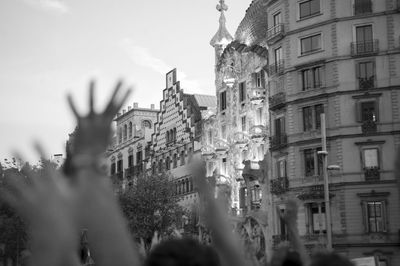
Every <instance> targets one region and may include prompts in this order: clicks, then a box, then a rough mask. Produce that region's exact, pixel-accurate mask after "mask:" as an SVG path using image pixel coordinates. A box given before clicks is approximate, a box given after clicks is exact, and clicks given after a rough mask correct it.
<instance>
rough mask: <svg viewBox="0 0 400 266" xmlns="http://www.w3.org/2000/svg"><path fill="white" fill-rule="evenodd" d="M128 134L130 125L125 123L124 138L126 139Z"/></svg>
mask: <svg viewBox="0 0 400 266" xmlns="http://www.w3.org/2000/svg"><path fill="white" fill-rule="evenodd" d="M127 136H128V126H127V125H126V124H125V125H124V140H126V138H127Z"/></svg>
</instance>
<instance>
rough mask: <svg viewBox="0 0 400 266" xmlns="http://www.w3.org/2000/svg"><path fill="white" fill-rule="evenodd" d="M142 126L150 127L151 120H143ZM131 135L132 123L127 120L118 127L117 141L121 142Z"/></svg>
mask: <svg viewBox="0 0 400 266" xmlns="http://www.w3.org/2000/svg"><path fill="white" fill-rule="evenodd" d="M142 127H143V128H151V127H152V126H151V121H149V120H143V121H142ZM132 136H133V124H132V122H129V123H128V124H125V125H124V126H123V127H120V128H119V129H118V142H119V143H121V142H122V141H126V140H127V139H128V138H132Z"/></svg>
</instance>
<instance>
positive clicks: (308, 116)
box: [303, 106, 313, 131]
mask: <svg viewBox="0 0 400 266" xmlns="http://www.w3.org/2000/svg"><path fill="white" fill-rule="evenodd" d="M303 127H304V131H310V130H312V129H313V119H312V106H307V107H303Z"/></svg>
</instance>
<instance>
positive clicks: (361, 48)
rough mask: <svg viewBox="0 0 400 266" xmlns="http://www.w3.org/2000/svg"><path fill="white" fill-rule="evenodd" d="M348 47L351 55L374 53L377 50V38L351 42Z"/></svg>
mask: <svg viewBox="0 0 400 266" xmlns="http://www.w3.org/2000/svg"><path fill="white" fill-rule="evenodd" d="M350 47H351V55H352V56H358V55H368V54H374V53H377V52H378V51H379V40H376V39H375V40H370V41H361V42H352V43H351V45H350Z"/></svg>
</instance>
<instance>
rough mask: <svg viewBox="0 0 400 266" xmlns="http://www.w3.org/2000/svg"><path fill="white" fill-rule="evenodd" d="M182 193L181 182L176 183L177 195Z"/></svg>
mask: <svg viewBox="0 0 400 266" xmlns="http://www.w3.org/2000/svg"><path fill="white" fill-rule="evenodd" d="M181 193H182V186H181V181H178V195H179V194H181Z"/></svg>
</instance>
